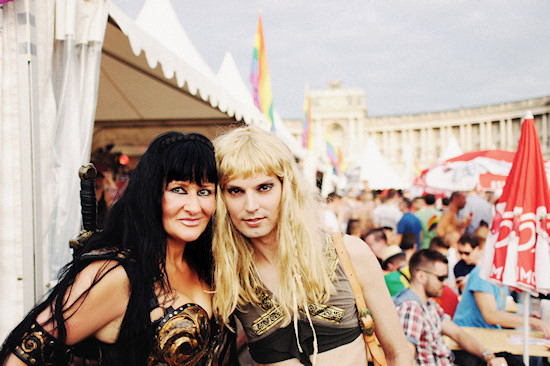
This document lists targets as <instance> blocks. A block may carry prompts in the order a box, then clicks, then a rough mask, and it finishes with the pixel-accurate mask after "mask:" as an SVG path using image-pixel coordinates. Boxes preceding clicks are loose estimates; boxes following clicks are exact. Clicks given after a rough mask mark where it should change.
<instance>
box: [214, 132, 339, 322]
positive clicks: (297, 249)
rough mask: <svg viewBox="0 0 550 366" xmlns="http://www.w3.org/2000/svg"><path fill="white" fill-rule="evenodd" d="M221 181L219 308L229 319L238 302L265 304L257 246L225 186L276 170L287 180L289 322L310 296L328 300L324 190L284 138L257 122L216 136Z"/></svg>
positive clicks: (285, 305) (281, 242) (283, 252)
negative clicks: (232, 210) (233, 214)
mask: <svg viewBox="0 0 550 366" xmlns="http://www.w3.org/2000/svg"><path fill="white" fill-rule="evenodd" d="M214 145H215V149H216V160H217V166H218V175H219V185H220V189H218V207H217V211H216V219H215V230H214V239H213V243H212V251H213V255H214V261H215V263H216V265H215V267H216V269H215V272H214V287H215V294H214V296H213V308H214V311H215V312H216V314H217V316H218V317H220V318H221V320H222V321H223V322H224V323H226V324H228V317H229V315H230V314H231V313H232V312H233V311H234V310H235V308H237V307H238V306H243V305H246V304H248V303H252V304H259V303H260V300H259V298H258V295H257V294H256V292H255V291H254V290H255V288H257V287H258V286H261V283H260V280H259V277H258V273H257V271H256V269H255V264H254V247H253V245H252V243H251V242H250V240H249V239H248V238H246V237H245V236H243V235H242V234H241V233H240V232H239V231H238V230H237V229H236V228H235V226H234V225H233V223H232V221H231V218H230V216H229V213H228V211H227V208H226V206H225V203H224V201H223V189H224V188H225V186H226V184H227V183H228V182H229V181H231V180H233V179H237V178H248V177H252V176H254V175H256V174H272V173H273V174H275V175H276V176H277V177H278V178H279V179H280V181H281V182H282V194H281V195H282V196H281V203H280V205H281V207H280V210H279V220H278V224H277V227H276V230H277V235H276V238H277V242H278V249H277V266H278V273H279V290H278V293H277V294H275V301H276V302H277V304H279V305H280V306H281V309H282V310H283V314H284V318H283V321H282V325H283V326H286V325H288V324H289V322H290V321H291V319H292V317H293V316H295V315H297V310H298V309H297V307H298V306H299V307H301V308H302V309H303V308H304V307H305V306H307V302H312V303H316V304H321V303H323V302H324V301H325V300H326V299H327V298H328V297H329V295H330V292H331V291H332V289H333V286H332V283H331V281H330V276H329V271H328V263H327V260H326V259H325V256H324V253H323V250H322V248H323V241H324V240H325V238H324V235H323V233H322V230H321V220H320V215H319V212H320V209H319V202H320V200H319V194H318V193H317V190H316V189H315V187H314V186H313V184H308V183H307V182H306V181H305V179H304V177H303V176H302V173H301V170H300V168H299V167H298V165H297V163H296V160H295V157H294V155H293V154H292V152H291V151H290V149H289V148H288V147H287V146H286V145H285V143H284V142H283V141H281V140H280V139H279V138H277V137H276V136H275V135H273V134H271V133H269V132H265V131H262V130H260V129H258V128H256V127H241V128H237V129H235V130H232V131H230V132H228V133H226V134H225V135H222V136H220V137H218V138H217V139H216V140H215V141H214Z"/></svg>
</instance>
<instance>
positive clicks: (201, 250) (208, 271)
mask: <svg viewBox="0 0 550 366" xmlns="http://www.w3.org/2000/svg"><path fill="white" fill-rule="evenodd" d="M173 180H181V181H187V180H189V181H191V182H194V183H197V184H199V185H201V184H202V183H204V182H208V183H214V184H216V185H217V182H218V175H217V171H216V161H215V158H214V148H213V146H212V143H211V142H210V140H208V139H207V138H206V137H204V136H202V135H200V134H196V133H191V134H183V133H180V132H167V133H165V134H162V135H160V136H158V137H157V138H156V139H155V140H154V141H153V142H152V143H151V145H150V146H149V148H148V149H147V151H146V152H145V154H144V155H143V156H142V157H141V159H140V161H139V163H138V165H137V166H136V168H135V170H134V171H133V172H132V175H131V177H130V180H129V182H128V185H127V187H126V189H125V190H124V193H123V194H122V196H121V198H120V199H119V200H118V201H117V202H116V203H115V204H114V205H113V206H112V207H111V209H110V210H109V212H108V214H107V217H106V220H105V226H104V229H103V230H102V231H99V232H97V233H95V234H94V235H93V236H92V237H91V238H90V240H89V241H88V242H87V243H86V245H85V247H84V248H83V249H82V251H81V252H79V253H78V254H77V255H75V257H74V259H73V261H72V262H71V263H69V264H68V265H66V266H65V267H64V268H63V270H62V271H61V273H60V276H59V281H58V283H57V285H56V286H55V287H54V288H53V289H52V291H51V292H50V293H49V295H48V297H47V299H46V300H45V301H43V302H42V303H41V304H39V305H37V306H36V307H35V308H34V309H33V310H31V312H30V313H29V314H28V315H27V316H26V318H25V319H24V320H23V322H22V323H20V324H19V325H18V326H17V327H16V328H15V329H14V331H13V332H12V333H11V334H10V336H8V338H7V339H6V341H5V343H4V345H3V346H2V350H1V351H0V363H2V362H3V360H5V359H6V358H7V356H9V354H10V353H12V352H13V349H14V346H15V345H17V342H19V341H20V340H21V337H22V336H23V334H24V332H25V331H26V330H28V327H29V326H30V325H31V324H32V323H33V322H35V320H36V317H37V316H38V315H39V314H40V313H41V312H42V311H43V310H44V309H46V308H48V307H49V308H50V309H51V313H52V316H51V319H50V322H53V324H54V325H55V327H56V330H57V339H58V342H59V343H61V344H65V340H66V336H67V332H66V328H65V325H64V321H65V320H66V319H67V317H69V316H71V314H74V312H75V311H77V310H78V309H74V307H75V306H77V305H74V304H70V305H69V306H67V304H66V303H65V301H66V300H65V294H66V293H68V292H70V291H71V289H72V285H73V284H74V281H75V278H76V276H77V275H78V274H79V273H80V271H82V269H83V268H85V267H86V266H87V265H88V264H89V263H90V258H94V256H91V255H90V254H91V253H98V252H101V251H102V250H103V251H104V252H105V249H107V248H114V252H112V253H113V254H112V258H113V259H116V258H118V259H117V260H118V261H119V262H120V256H121V255H122V254H123V257H124V258H125V259H124V260H125V261H126V264H125V265H124V267H125V269H126V271H127V273H128V277H129V279H130V290H131V295H130V300H129V303H128V308H127V311H126V314H125V317H124V320H123V322H122V325H121V330H120V334H119V338H118V339H119V342H117V343H119V345H120V347H122V349H121V352H123V353H124V356H125V361H126V362H127V364H136V365H140V364H145V362H146V360H147V356H148V354H149V352H150V351H151V345H152V337H153V333H152V331H151V327H150V310H151V309H150V305H149V304H150V301H151V299H152V298H153V296H155V287H156V286H159V285H160V286H161V288H162V289H164V291H166V292H167V293H169V292H170V284H169V282H168V279H167V276H166V272H165V264H166V263H165V260H166V232H165V230H164V227H163V224H162V198H163V194H164V190H165V188H166V185H167V184H168V183H170V182H171V181H173ZM211 240H212V224H211V223H209V224H208V226H207V228H206V230H205V232H204V233H202V234H201V236H200V237H199V238H198V239H197V240H196V241H195V242H193V243H189V244H188V245H186V248H185V253H184V256H185V258H186V260H188V263H189V264H190V265H191V266H192V268H194V269H195V270H196V272H197V273H198V275H199V277H200V278H201V279H202V280H203V281H205V282H206V283H208V284H209V285H212V272H213V259H212V247H211ZM106 253H109V251H106ZM105 259H109V258H108V256H107V257H106V258H105ZM129 268H130V270H129ZM108 272H109V270H102V271H100V272H99V273H98V275H97V276H96V279H95V280H94V282H93V284H92V285H91V286H90V288H88V289H87V291H85V293H84V294H83V295H82V296H81V298H82V297H85V296H87V294H88V293H89V291H90V289H91V288H92V287H93V286H94V285H95V284H96V283H97V282H99V280H101V278H103V277H104V276H105V275H106V274H107V273H108ZM121 290H122V289H121ZM78 302H79V301H78V300H77V301H76V302H75V303H78ZM63 309H64V310H63ZM57 353H58V354H56V364H66V362H67V356H66V354H65V353H64V351H63V350H62V349H60V350H59V352H57Z"/></svg>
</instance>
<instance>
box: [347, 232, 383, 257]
mask: <svg viewBox="0 0 550 366" xmlns="http://www.w3.org/2000/svg"><path fill="white" fill-rule="evenodd" d="M344 244H345V246H346V249H347V251H348V253H349V256H350V258H351V260H352V262H355V260H357V259H360V260H365V261H369V262H371V261H374V262H378V261H377V259H376V257H375V256H374V253H373V252H372V250H371V249H370V248H369V245H368V244H367V243H365V241H364V240H363V239H361V238H358V237H356V236H351V235H344Z"/></svg>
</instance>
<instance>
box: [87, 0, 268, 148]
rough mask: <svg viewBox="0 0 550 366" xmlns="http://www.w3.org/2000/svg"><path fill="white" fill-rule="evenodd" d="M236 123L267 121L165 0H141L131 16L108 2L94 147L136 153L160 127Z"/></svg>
mask: <svg viewBox="0 0 550 366" xmlns="http://www.w3.org/2000/svg"><path fill="white" fill-rule="evenodd" d="M235 123H247V124H258V125H265V124H266V122H265V118H264V117H263V115H262V114H261V113H260V112H259V110H258V109H257V108H256V107H255V106H254V105H253V104H252V103H248V102H246V101H244V100H241V99H240V98H239V93H238V89H236V90H233V88H230V85H228V84H225V85H224V84H222V83H221V82H220V81H219V79H218V78H216V76H215V75H214V74H213V73H212V71H211V70H210V68H208V66H207V65H206V63H205V62H204V60H203V59H202V57H201V56H200V55H199V54H198V52H197V50H196V48H195V47H194V46H193V44H192V43H191V41H190V40H189V38H188V37H187V35H186V33H185V30H184V29H183V27H182V25H181V24H180V23H179V21H178V20H177V17H176V16H175V14H174V10H173V8H172V6H171V4H170V2H169V1H168V0H158V1H157V0H147V1H146V2H145V4H144V6H143V9H142V11H141V12H140V15H139V17H138V20H137V21H133V20H132V19H130V18H129V17H128V16H127V15H126V14H124V13H123V12H122V11H121V10H120V9H119V8H118V7H116V6H115V5H113V4H111V6H110V9H109V22H108V23H107V29H106V34H105V39H104V44H103V50H102V59H101V75H100V82H99V92H98V102H97V109H96V125H95V130H94V141H93V147H92V149H95V148H98V147H101V146H105V145H108V144H115V146H116V149H117V151H119V152H123V153H126V154H128V155H140V154H141V153H142V152H143V148H144V147H146V146H147V145H148V144H149V142H150V141H151V140H152V139H153V138H154V137H155V136H156V135H158V134H159V133H161V132H163V131H167V130H178V131H182V132H185V131H193V132H199V133H202V134H204V135H206V136H208V137H210V138H212V137H215V136H216V135H217V134H218V133H219V132H220V130H221V129H222V128H223V127H224V126H226V127H227V126H229V125H233V124H235Z"/></svg>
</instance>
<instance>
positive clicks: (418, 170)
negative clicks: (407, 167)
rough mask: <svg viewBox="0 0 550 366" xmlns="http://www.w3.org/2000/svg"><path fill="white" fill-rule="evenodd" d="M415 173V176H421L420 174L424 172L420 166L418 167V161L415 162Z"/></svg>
mask: <svg viewBox="0 0 550 366" xmlns="http://www.w3.org/2000/svg"><path fill="white" fill-rule="evenodd" d="M413 174H414V177H415V178H416V177H420V175H421V174H422V170H420V168H419V167H418V163H414V166H413Z"/></svg>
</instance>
